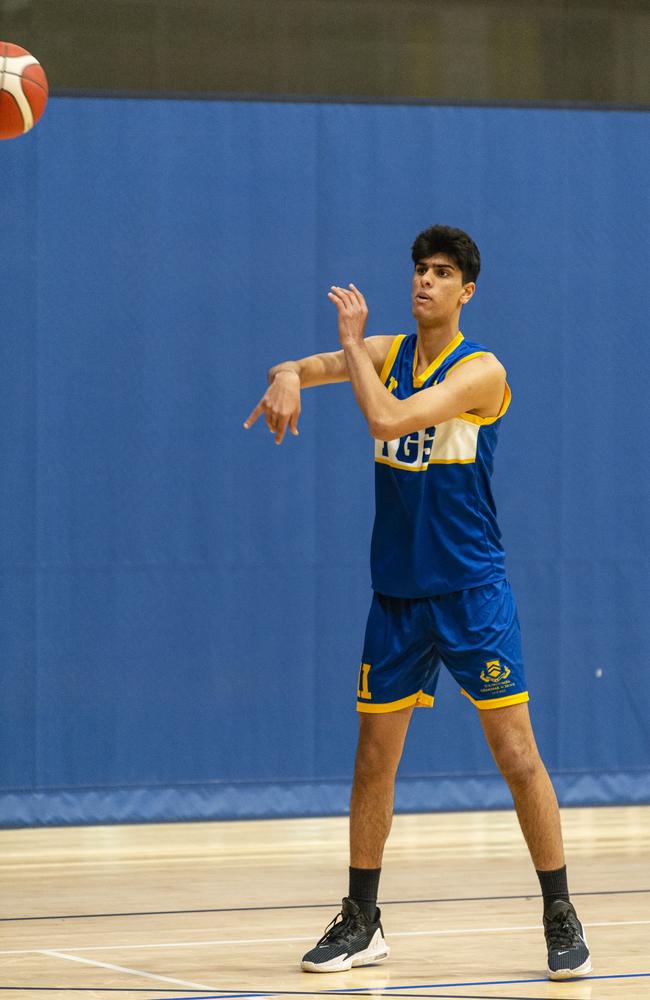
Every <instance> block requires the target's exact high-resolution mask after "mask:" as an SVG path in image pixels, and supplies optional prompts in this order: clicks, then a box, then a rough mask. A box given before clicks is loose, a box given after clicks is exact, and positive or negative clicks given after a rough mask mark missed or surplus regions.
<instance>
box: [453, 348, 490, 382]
mask: <svg viewBox="0 0 650 1000" xmlns="http://www.w3.org/2000/svg"><path fill="white" fill-rule="evenodd" d="M487 353H488V352H487V351H474V353H473V354H466V355H465V357H464V358H461V359H460V361H454V363H453V365H452V366H451V368H448V369H447V371H446V372H445V378H447V377H448V376H449V375H451V373H452V372H453V370H454V368H458V366H459V365H464V364H465V362H466V361H473V360H474V358H481V357H483V355H484V354H487Z"/></svg>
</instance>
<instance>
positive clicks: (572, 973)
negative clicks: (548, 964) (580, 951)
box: [546, 958, 591, 982]
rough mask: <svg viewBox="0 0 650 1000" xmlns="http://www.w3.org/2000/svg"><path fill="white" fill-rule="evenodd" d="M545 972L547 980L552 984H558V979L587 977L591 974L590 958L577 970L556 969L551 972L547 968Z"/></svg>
mask: <svg viewBox="0 0 650 1000" xmlns="http://www.w3.org/2000/svg"><path fill="white" fill-rule="evenodd" d="M546 972H547V974H548V978H549V979H552V980H553V981H554V982H558V980H560V979H575V978H576V977H578V976H587V975H588V974H589V973H590V972H591V958H588V959H587V961H586V962H583V963H582V965H579V966H578V968H577V969H557V970H556V971H555V972H553V971H552V970H551V969H548V968H547V970H546Z"/></svg>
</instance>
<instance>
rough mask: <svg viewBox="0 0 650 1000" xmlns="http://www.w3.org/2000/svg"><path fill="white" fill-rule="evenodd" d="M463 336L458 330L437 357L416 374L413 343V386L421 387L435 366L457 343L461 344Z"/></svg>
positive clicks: (416, 362)
mask: <svg viewBox="0 0 650 1000" xmlns="http://www.w3.org/2000/svg"><path fill="white" fill-rule="evenodd" d="M464 339H465V338H464V337H463V335H462V333H461V332H460V330H459V331H458V333H457V334H456V336H455V337H454V339H453V340H450V341H449V343H448V344H447V346H446V347H443V349H442V350H441V352H440V354H439V355H438V357H437V358H434V360H433V361H432V362H431V364H430V365H428V366H427V367H426V368H425V369H424V371H423V372H421V373H420V374H419V375H416V370H417V367H418V345H417V343H416V345H415V353H414V355H413V388H414V389H421V388H422V386H423V385H424V383H425V382H426V380H427V379H428V378H430V377H431V376H432V375H433V373H434V371H435V370H436V368H439V367H440V365H441V364H442V362H443V361H444V360H445V358H448V357H449V355H450V354H451V353H452V351H455V350H456V348H457V347H458V345H459V344H462V342H463V341H464Z"/></svg>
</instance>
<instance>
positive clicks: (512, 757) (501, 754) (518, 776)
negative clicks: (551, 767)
mask: <svg viewBox="0 0 650 1000" xmlns="http://www.w3.org/2000/svg"><path fill="white" fill-rule="evenodd" d="M494 756H495V759H496V762H497V765H498V767H499V770H500V771H501V774H502V775H503V777H504V778H505V780H506V781H507V783H508V784H509V785H510V786H513V785H514V786H516V787H525V786H526V785H527V784H529V783H530V782H531V781H532V780H533V778H534V777H535V775H536V773H537V770H538V768H539V766H540V760H539V754H538V753H537V750H536V748H534V747H531V746H522V745H521V744H518V743H516V742H513V743H504V744H502V745H501V746H500V747H498V748H495V752H494Z"/></svg>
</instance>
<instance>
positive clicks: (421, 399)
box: [244, 226, 591, 979]
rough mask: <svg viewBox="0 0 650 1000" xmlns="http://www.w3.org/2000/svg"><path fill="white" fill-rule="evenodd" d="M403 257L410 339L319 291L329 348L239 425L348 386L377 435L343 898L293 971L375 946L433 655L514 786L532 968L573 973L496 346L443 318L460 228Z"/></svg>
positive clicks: (469, 271) (473, 255)
mask: <svg viewBox="0 0 650 1000" xmlns="http://www.w3.org/2000/svg"><path fill="white" fill-rule="evenodd" d="M412 257H413V261H414V264H415V273H414V275H413V287H412V310H413V316H414V317H415V320H416V323H417V334H412V335H410V336H405V335H401V334H400V335H399V336H397V337H390V336H377V337H368V338H364V330H365V326H366V319H367V316H368V309H367V306H366V302H365V299H364V297H363V295H362V294H361V292H360V291H359V290H358V289H357V288H355V286H354V285H349V286H348V288H339V287H335V286H333V287H332V288H331V290H330V292H329V298H330V300H331V301H332V302H333V303H334V305H335V306H336V309H337V311H338V330H339V340H340V343H341V348H342V349H341V350H340V351H337V352H334V353H328V354H317V355H313V356H312V357H308V358H303V359H302V360H300V361H287V362H284V363H282V364H279V365H276V366H275V367H274V368H272V369H271V370H270V372H269V388H268V389H267V391H266V393H265V394H264V396H263V397H262V399H261V400H260V402H259V403H258V405H257V406H256V408H255V409H254V410H253V412H252V413H251V415H250V416H249V418H248V420H247V421H246V423H245V424H244V426H245V427H250V426H251V425H252V424H253V423H254V422H255V420H257V418H258V417H259V416H260V415H261V414H262V413H263V414H264V416H265V419H266V423H267V425H268V427H269V430H270V431H271V432H272V433H273V434H274V435H275V441H276V444H280V443H281V442H282V439H283V437H284V434H285V431H286V430H287V427H289V428H290V429H291V431H292V432H293V433H294V434H297V433H298V417H299V415H300V390H301V388H304V387H306V386H313V385H322V384H325V383H330V382H341V381H344V380H349V381H350V382H351V383H352V388H353V390H354V394H355V396H356V399H357V402H358V404H359V406H360V408H361V410H362V412H363V415H364V416H365V418H366V420H367V422H368V428H369V430H370V433H371V434H372V436H373V438H375V487H376V511H377V512H376V519H375V525H374V530H373V536H372V549H371V564H372V585H373V590H374V592H375V593H374V598H373V601H372V605H371V608H370V614H369V618H368V624H367V628H366V637H365V645H364V649H363V657H362V664H361V670H360V673H359V685H358V688H359V689H358V694H357V708H358V711H359V713H360V714H359V720H360V728H359V742H358V748H357V757H356V765H355V773H354V783H353V787H352V798H351V803H350V872H349V876H350V883H349V895H348V896H347V897H346V898H345V899H344V900H343V904H342V909H341V913H340V914H338V916H337V917H336V918H335V919H334V921H332V923H331V924H330V926H329V927H328V928H327V930H326V931H325V934H324V935H323V937H322V938H321V939H320V941H318V943H317V944H316V946H315V947H314V948H312V949H311V951H309V952H307V954H306V955H305V956H304V958H303V960H302V968H303V969H304V970H305V971H306V972H340V971H343V970H347V969H350V968H351V967H352V966H358V965H365V964H368V963H370V962H380V961H383V960H384V959H386V958H387V957H388V945H387V944H386V942H385V940H384V935H383V930H382V926H381V923H380V911H379V910H378V909H377V894H378V886H379V875H380V870H381V862H382V855H383V849H384V844H385V842H386V838H387V837H388V833H389V830H390V826H391V820H392V812H393V789H394V781H395V773H396V771H397V766H398V764H399V760H400V757H401V754H402V748H403V745H404V739H405V736H406V731H407V729H408V726H409V722H410V719H411V714H412V712H413V708H414V707H415V706H418V705H421V706H430V705H432V704H433V697H434V692H435V688H436V682H437V680H438V674H439V671H440V664H441V663H443V664H444V665H445V666H446V667H447V669H448V670H449V671H450V672H451V674H452V675H453V677H454V678H455V679H456V680H457V681H458V683H459V685H460V687H461V690H462V693H463V694H464V695H466V696H467V698H469V700H470V701H471V702H472V704H473V705H475V706H476V708H477V709H478V716H479V719H480V721H481V725H482V727H483V731H484V733H485V736H486V739H487V741H488V744H489V746H490V750H491V751H492V754H493V756H494V759H495V761H496V763H497V765H498V767H499V769H500V771H501V774H502V775H503V777H504V778H505V780H506V782H507V783H508V786H509V788H510V791H511V793H512V797H513V800H514V804H515V808H516V810H517V816H518V818H519V823H520V825H521V829H522V832H523V835H524V837H525V839H526V843H527V845H528V849H529V851H530V854H531V858H532V861H533V864H534V865H535V868H536V870H537V874H538V876H539V881H540V884H541V888H542V894H543V897H544V916H543V922H544V930H545V934H546V942H547V946H548V975H549V976H550V978H551V979H568V978H570V977H572V976H581V975H586V974H587V973H588V972H589V971H590V970H591V961H590V957H589V950H588V948H587V944H586V941H585V936H584V932H583V929H582V925H581V923H580V921H579V920H578V918H577V916H576V912H575V910H574V908H573V906H572V905H571V903H570V902H569V893H568V888H567V876H566V866H565V863H564V852H563V846H562V833H561V829H560V815H559V811H558V806H557V800H556V798H555V793H554V791H553V787H552V785H551V782H550V779H549V777H548V774H547V772H546V769H545V767H544V765H543V763H542V761H541V759H540V756H539V753H538V750H537V746H536V744H535V739H534V736H533V731H532V728H531V723H530V718H529V714H528V705H527V702H528V694H527V691H526V682H525V679H524V669H523V663H522V657H521V645H520V635H519V622H518V619H517V611H516V608H515V603H514V599H513V596H512V593H511V591H510V587H509V585H508V582H507V580H506V573H505V567H504V553H503V548H502V546H501V541H500V532H499V528H498V525H497V521H496V511H495V506H494V501H493V499H492V493H491V490H490V477H491V474H492V465H493V457H494V450H495V447H496V443H497V434H498V429H499V424H500V422H501V420H502V418H503V416H504V414H505V413H506V411H507V409H508V406H509V403H510V389H509V387H508V385H507V382H506V373H505V371H504V368H503V366H502V365H501V364H500V362H499V361H498V360H497V359H496V357H495V356H494V355H493V354H491V353H490V352H489V351H488V350H487V349H486V348H485V347H482V346H481V345H480V344H476V343H471V342H470V341H468V340H465V338H464V337H463V335H462V333H460V331H459V329H458V323H459V316H460V311H461V309H462V307H463V306H464V305H465V304H466V303H467V302H469V300H470V299H471V298H472V296H473V295H474V292H475V290H476V279H477V277H478V273H479V268H480V256H479V252H478V248H477V247H476V244H475V243H474V242H473V240H472V239H470V237H469V236H467V234H466V233H464V232H462V230H459V229H451V228H449V227H447V226H432V227H431V228H430V229H427V230H425V231H424V232H422V233H420V235H419V236H418V237H417V239H416V240H415V243H414V244H413V248H412Z"/></svg>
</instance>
